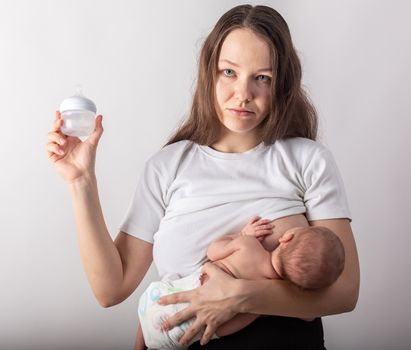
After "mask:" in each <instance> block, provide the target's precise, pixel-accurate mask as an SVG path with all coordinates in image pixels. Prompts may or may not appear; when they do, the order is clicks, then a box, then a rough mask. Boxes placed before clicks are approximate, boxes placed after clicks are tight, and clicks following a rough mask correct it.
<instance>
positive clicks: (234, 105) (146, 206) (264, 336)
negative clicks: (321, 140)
mask: <svg viewBox="0 0 411 350" xmlns="http://www.w3.org/2000/svg"><path fill="white" fill-rule="evenodd" d="M61 126H62V119H61V117H60V116H59V114H58V113H57V116H56V120H55V122H54V124H53V130H52V131H51V132H50V133H49V137H48V144H47V151H48V156H49V159H50V161H51V162H52V163H53V164H54V166H55V167H56V169H57V171H58V172H59V173H60V174H61V175H62V176H63V178H64V179H65V180H66V182H67V183H68V186H69V188H70V192H71V195H72V201H73V205H74V211H75V218H76V223H77V232H78V240H79V245H80V253H81V257H82V261H83V264H84V267H85V270H86V273H87V277H88V280H89V283H90V285H91V287H92V290H93V292H94V294H95V296H96V298H97V300H98V301H99V302H100V304H101V305H102V306H104V307H108V306H112V305H115V304H118V303H120V302H122V301H123V300H125V299H126V298H127V297H128V296H129V295H130V294H131V293H132V292H133V291H134V290H135V289H136V287H137V286H138V285H139V283H140V282H141V280H142V279H143V277H144V275H145V273H146V271H147V269H148V268H149V266H150V264H151V262H152V260H153V254H154V261H155V263H156V266H157V268H158V270H159V274H160V276H162V277H163V276H165V275H167V274H169V273H172V274H173V273H174V274H175V273H177V274H179V275H180V276H184V275H187V274H189V273H190V272H192V271H194V270H195V269H197V268H198V267H199V266H201V265H202V264H203V263H204V262H205V258H206V249H207V246H208V244H209V243H210V242H211V241H212V240H213V239H215V238H217V237H218V236H221V235H223V234H226V233H230V232H235V231H236V230H238V229H239V228H240V227H242V226H243V225H244V223H245V222H246V221H247V219H248V218H249V217H251V216H253V215H260V216H261V217H269V218H271V220H274V219H277V218H280V217H284V216H288V215H294V214H301V213H305V215H306V217H307V219H308V220H309V222H310V225H321V226H325V227H327V228H329V229H331V230H332V231H334V232H335V233H336V234H337V235H338V237H339V238H340V239H341V241H342V243H343V245H344V248H345V253H346V257H345V261H346V264H345V268H344V271H343V273H342V275H341V276H340V278H339V279H338V280H337V281H336V282H335V283H334V284H333V285H332V286H331V287H329V288H327V289H324V290H318V291H315V292H313V291H310V292H307V291H302V290H299V289H297V288H295V287H293V286H292V285H291V284H289V283H287V282H285V281H281V280H277V281H271V280H262V281H247V280H241V279H234V278H232V277H230V276H229V275H227V274H226V273H225V272H223V271H222V270H220V269H218V268H217V267H216V266H214V265H211V264H207V265H206V271H205V272H206V273H207V274H208V276H209V280H208V282H207V283H205V284H204V285H202V286H201V287H199V288H197V289H195V290H192V291H189V292H180V293H175V294H172V295H169V296H167V297H163V298H161V299H160V302H162V303H164V304H170V303H177V302H189V303H190V306H189V307H187V308H185V309H183V310H182V311H180V312H178V313H177V314H175V315H174V316H172V317H171V318H169V319H168V320H167V322H165V324H164V327H165V328H167V329H171V328H172V327H174V326H176V325H178V324H180V323H181V322H183V321H184V320H187V319H191V318H192V317H196V320H195V322H194V323H193V324H192V326H191V327H190V328H189V329H188V330H187V331H186V333H185V334H184V335H183V337H182V338H181V339H180V342H181V343H186V344H187V343H188V341H189V340H190V339H191V338H193V336H194V335H195V334H196V333H198V332H201V333H203V336H202V339H201V343H202V344H207V343H208V345H207V348H209V349H214V348H218V349H227V348H229V349H231V348H236V349H241V348H245V349H247V348H258V349H265V348H276V347H278V348H281V349H291V348H293V349H294V348H296V349H300V348H304V349H305V348H307V349H323V348H324V345H323V330H322V324H321V319H320V317H321V316H324V315H330V314H338V313H342V312H348V311H351V310H352V309H353V308H354V307H355V304H356V301H357V298H358V290H359V266H358V258H357V252H356V246H355V241H354V238H353V234H352V231H351V228H350V219H349V215H350V214H349V211H348V206H347V203H346V198H345V194H344V189H343V184H342V181H341V179H340V176H339V173H338V170H337V168H336V166H335V163H334V161H333V158H332V156H331V154H330V153H329V152H328V151H327V150H326V149H325V148H324V147H323V146H321V145H320V144H318V143H316V142H315V141H314V140H315V138H316V132H317V119H316V114H315V110H314V108H313V107H312V105H311V104H310V102H309V101H308V99H307V98H306V97H305V95H304V93H303V91H302V89H301V66H300V62H299V60H298V57H297V55H296V53H295V50H294V48H293V45H292V41H291V37H290V33H289V30H288V26H287V24H286V22H285V21H284V19H283V18H282V17H281V15H279V14H278V13H277V12H276V11H275V10H273V9H272V8H270V7H266V6H255V7H253V6H250V5H244V6H237V7H235V8H233V9H231V10H230V11H228V12H227V13H225V14H224V15H223V16H222V17H221V18H220V20H219V21H218V22H217V24H216V26H215V28H214V29H213V30H212V32H211V33H210V34H209V36H208V37H207V39H206V41H205V43H204V45H203V48H202V50H201V55H200V62H199V77H198V83H197V89H196V92H195V95H194V100H193V106H192V109H191V114H190V116H189V118H188V120H187V121H186V122H185V123H184V124H183V125H182V126H181V127H180V128H179V130H178V131H177V132H176V134H175V135H174V136H173V137H172V138H171V140H170V141H169V142H168V143H167V145H166V146H165V147H164V148H163V149H162V150H161V151H159V152H158V153H156V154H155V155H154V156H153V157H151V158H150V159H149V160H148V161H147V162H146V164H145V169H144V172H143V174H142V176H141V178H140V181H139V183H138V185H137V189H136V192H135V194H134V197H133V201H132V203H131V205H130V208H129V211H128V213H127V215H126V217H125V219H124V221H123V223H122V225H121V230H120V233H119V234H118V236H117V237H116V239H115V240H114V242H113V241H112V239H111V237H110V234H109V232H108V231H107V227H106V225H105V223H104V218H103V214H102V211H101V207H100V202H99V198H98V191H97V181H96V175H95V172H94V163H95V154H96V148H97V145H98V141H99V139H100V137H101V135H102V133H103V127H102V116H98V117H97V118H96V129H95V131H94V133H93V134H92V135H90V137H89V138H88V139H87V140H86V141H84V142H81V141H80V140H79V139H77V138H73V137H66V136H64V135H63V134H62V133H61V131H60V128H61ZM238 313H255V314H260V315H271V316H267V317H259V318H258V319H257V320H256V321H255V322H253V323H252V324H251V325H250V326H248V327H246V328H245V329H243V330H241V331H240V332H237V333H235V334H233V335H230V336H227V337H224V338H220V339H215V340H211V341H210V339H211V338H212V336H213V335H214V333H215V330H216V328H217V327H218V326H219V325H221V324H222V323H224V322H225V321H227V320H229V319H231V318H232V317H234V315H236V314H238ZM274 315H275V316H274ZM300 318H305V319H312V318H315V320H314V321H311V322H307V321H303V320H301V319H300ZM138 346H141V348H142V347H143V346H142V345H138ZM198 346H199V344H198V342H197V343H194V344H193V345H191V346H190V349H194V348H196V347H198Z"/></svg>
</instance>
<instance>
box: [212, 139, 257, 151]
mask: <svg viewBox="0 0 411 350" xmlns="http://www.w3.org/2000/svg"><path fill="white" fill-rule="evenodd" d="M261 141H262V140H261V138H260V137H257V136H256V135H247V136H244V135H226V136H224V137H222V138H220V140H218V141H217V142H215V143H213V144H212V145H211V146H210V147H211V148H212V149H215V150H216V151H219V152H224V153H243V152H246V151H248V150H250V149H252V148H254V147H256V146H257V145H258V144H260V143H261Z"/></svg>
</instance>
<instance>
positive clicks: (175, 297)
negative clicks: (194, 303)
mask: <svg viewBox="0 0 411 350" xmlns="http://www.w3.org/2000/svg"><path fill="white" fill-rule="evenodd" d="M191 295H192V290H187V291H184V292H177V293H172V294H169V295H163V296H162V297H161V298H160V299H158V300H157V303H159V304H160V305H168V304H177V303H184V302H189V301H190V300H191Z"/></svg>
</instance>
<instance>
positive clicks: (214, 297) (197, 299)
mask: <svg viewBox="0 0 411 350" xmlns="http://www.w3.org/2000/svg"><path fill="white" fill-rule="evenodd" d="M310 224H311V225H318V226H325V227H328V228H329V229H330V230H332V231H333V232H334V233H335V234H337V235H338V237H339V238H340V239H341V241H342V243H343V245H344V248H345V254H346V257H345V267H344V271H343V272H342V274H341V276H340V277H339V279H338V280H337V281H336V282H334V284H333V285H331V286H330V287H328V288H325V289H321V290H316V291H308V290H302V289H299V288H298V287H295V286H294V285H292V284H291V283H289V282H287V281H282V280H258V281H249V280H241V279H234V278H233V277H231V276H228V275H227V274H226V273H224V272H223V271H222V270H220V269H219V268H218V267H216V266H215V265H214V264H205V265H204V268H203V270H204V269H205V270H206V273H207V275H208V276H209V279H208V281H207V283H205V284H204V285H202V286H201V287H199V288H196V289H194V290H190V291H185V292H177V293H174V294H170V295H167V296H163V297H161V298H160V299H159V301H158V302H159V303H160V304H162V305H167V304H175V303H178V302H188V303H190V306H188V307H187V308H185V309H183V310H181V311H179V312H177V313H176V314H175V315H173V316H171V317H170V318H169V319H167V320H166V321H165V325H164V326H165V328H166V329H171V328H173V327H175V326H177V325H179V324H180V323H182V322H184V321H186V320H188V319H191V318H192V317H195V318H196V320H195V322H194V323H193V324H192V325H191V327H190V328H189V329H188V330H187V331H186V332H185V334H184V335H183V336H182V337H181V339H180V342H181V343H188V342H189V341H190V339H192V338H193V337H194V335H195V334H197V333H198V332H200V331H202V330H203V329H204V328H205V331H204V334H203V337H202V339H201V343H202V344H206V343H207V342H208V341H209V340H210V339H211V337H212V335H213V334H214V333H215V331H216V330H217V328H218V327H219V326H220V325H221V324H223V323H225V322H227V321H228V320H230V319H232V318H233V316H235V315H236V314H238V313H239V312H241V313H253V314H260V315H264V314H265V315H279V316H289V317H298V318H308V319H309V318H314V317H319V316H325V315H331V314H339V313H343V312H349V311H352V310H353V309H354V308H355V305H356V303H357V299H358V293H359V284H360V282H359V280H360V278H359V275H360V273H359V263H358V256H357V249H356V245H355V241H354V237H353V234H352V231H351V227H350V223H349V221H348V220H346V219H332V220H319V221H315V222H310Z"/></svg>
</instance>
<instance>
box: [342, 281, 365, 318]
mask: <svg viewBox="0 0 411 350" xmlns="http://www.w3.org/2000/svg"><path fill="white" fill-rule="evenodd" d="M359 290H360V289H359V284H358V283H355V284H354V285H351V286H347V288H345V289H344V295H342V298H341V299H340V300H341V301H342V305H341V307H342V309H343V310H342V312H351V311H353V310H354V309H355V307H356V306H357V302H358V296H359Z"/></svg>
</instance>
